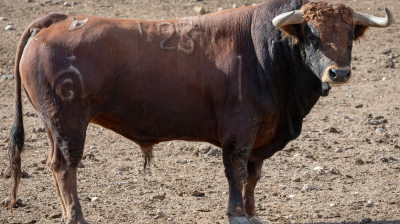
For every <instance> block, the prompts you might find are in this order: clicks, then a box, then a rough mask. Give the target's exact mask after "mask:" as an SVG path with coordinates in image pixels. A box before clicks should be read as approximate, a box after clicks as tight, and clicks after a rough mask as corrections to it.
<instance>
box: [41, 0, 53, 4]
mask: <svg viewBox="0 0 400 224" xmlns="http://www.w3.org/2000/svg"><path fill="white" fill-rule="evenodd" d="M52 2H53V1H52V0H44V1H43V3H44V4H48V3H52Z"/></svg>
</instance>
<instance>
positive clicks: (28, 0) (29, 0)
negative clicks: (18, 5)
mask: <svg viewBox="0 0 400 224" xmlns="http://www.w3.org/2000/svg"><path fill="white" fill-rule="evenodd" d="M25 1H26V2H33V0H25Z"/></svg>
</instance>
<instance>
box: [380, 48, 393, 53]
mask: <svg viewBox="0 0 400 224" xmlns="http://www.w3.org/2000/svg"><path fill="white" fill-rule="evenodd" d="M389 53H392V49H390V48H388V49H385V50H383V51H382V54H389Z"/></svg>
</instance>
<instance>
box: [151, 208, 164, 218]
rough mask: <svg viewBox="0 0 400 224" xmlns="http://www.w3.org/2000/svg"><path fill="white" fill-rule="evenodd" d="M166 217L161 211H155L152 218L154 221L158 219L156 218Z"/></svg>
mask: <svg viewBox="0 0 400 224" xmlns="http://www.w3.org/2000/svg"><path fill="white" fill-rule="evenodd" d="M165 216H166V214H165V213H164V212H163V211H161V210H160V209H157V213H156V216H154V219H158V218H164V217H165Z"/></svg>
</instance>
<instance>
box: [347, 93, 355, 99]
mask: <svg viewBox="0 0 400 224" xmlns="http://www.w3.org/2000/svg"><path fill="white" fill-rule="evenodd" d="M346 97H347V98H349V99H351V98H354V96H353V94H351V93H348V94H346Z"/></svg>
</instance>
